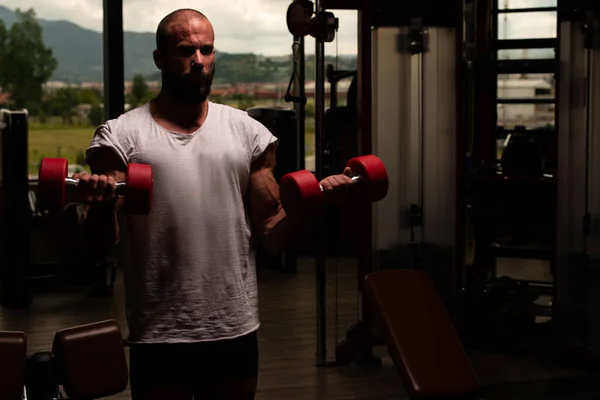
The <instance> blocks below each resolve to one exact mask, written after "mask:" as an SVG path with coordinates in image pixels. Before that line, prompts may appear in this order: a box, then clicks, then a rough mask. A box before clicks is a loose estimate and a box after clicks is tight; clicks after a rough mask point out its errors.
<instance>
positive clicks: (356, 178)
mask: <svg viewBox="0 0 600 400" xmlns="http://www.w3.org/2000/svg"><path fill="white" fill-rule="evenodd" d="M350 179H352V182H353V183H354V182H359V181H360V179H361V177H360V175H355V176H353V177H352V178H350ZM319 187H320V188H321V192H324V191H325V190H324V189H323V186H321V185H319Z"/></svg>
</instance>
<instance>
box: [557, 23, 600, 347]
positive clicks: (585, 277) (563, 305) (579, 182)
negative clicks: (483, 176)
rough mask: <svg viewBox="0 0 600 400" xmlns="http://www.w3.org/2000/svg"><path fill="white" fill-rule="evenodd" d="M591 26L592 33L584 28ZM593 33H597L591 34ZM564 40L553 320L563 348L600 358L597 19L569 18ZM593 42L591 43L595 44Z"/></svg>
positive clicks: (564, 25)
mask: <svg viewBox="0 0 600 400" xmlns="http://www.w3.org/2000/svg"><path fill="white" fill-rule="evenodd" d="M588 23H590V24H591V26H593V30H592V31H588V32H589V36H588V32H586V31H585V29H584V27H585V26H586V25H587V24H588ZM592 32H593V33H592ZM559 39H560V53H559V54H560V66H561V69H560V80H559V91H558V93H559V97H558V99H559V100H558V113H559V118H558V121H559V125H558V126H559V132H561V134H560V136H559V139H558V140H559V142H558V153H559V154H558V172H557V178H558V190H557V192H558V193H557V202H558V204H560V207H559V208H558V210H557V233H556V235H557V236H556V237H557V248H556V258H557V263H556V276H555V280H556V289H555V292H556V297H555V300H556V301H555V305H554V315H553V319H554V321H555V322H556V325H557V326H556V327H557V334H558V337H559V339H560V342H561V343H563V344H564V347H570V346H575V344H576V343H580V344H581V345H582V346H583V347H585V350H591V352H590V355H592V356H593V357H594V358H598V357H600V338H599V337H598V336H599V335H598V332H599V331H600V319H599V318H598V316H597V315H596V311H595V310H596V307H597V306H598V305H599V304H600V287H599V286H600V285H599V283H598V282H599V281H600V276H598V267H599V266H600V241H599V239H598V238H599V233H600V231H599V229H598V227H599V226H600V225H599V224H598V221H599V220H600V204H599V200H600V182H598V175H599V174H600V162H599V161H598V155H600V142H599V141H598V140H597V139H596V138H597V137H598V134H600V132H599V131H598V130H599V129H600V125H599V124H598V123H597V118H598V117H597V116H596V113H594V112H593V110H594V107H595V100H596V98H597V96H599V95H600V81H599V79H598V77H599V76H600V74H599V73H600V57H598V52H599V46H598V18H597V17H595V18H593V19H592V20H586V18H585V16H584V14H583V13H582V14H581V18H578V17H577V16H576V15H573V14H571V15H569V16H568V17H567V18H565V19H562V20H561V22H560V29H559ZM590 39H591V40H590Z"/></svg>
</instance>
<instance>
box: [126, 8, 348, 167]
mask: <svg viewBox="0 0 600 400" xmlns="http://www.w3.org/2000/svg"><path fill="white" fill-rule="evenodd" d="M250 4H251V3H248V4H247V5H245V6H239V7H238V6H236V7H231V5H230V4H228V3H218V2H216V3H206V4H202V5H197V6H192V7H197V9H198V10H199V11H201V12H202V13H204V14H205V15H206V16H207V17H208V18H209V19H210V21H211V22H212V24H213V27H214V29H215V47H216V51H217V62H216V65H217V69H216V74H215V80H214V82H213V86H212V91H211V96H210V98H211V100H212V101H214V102H217V103H223V104H228V105H231V106H233V107H237V108H240V109H248V108H250V107H270V106H283V107H289V108H293V107H294V104H293V103H286V102H285V101H284V97H285V94H286V91H287V88H288V84H289V80H290V77H291V76H292V67H293V63H292V43H293V37H292V35H291V34H290V33H289V31H288V29H287V26H286V20H285V15H286V11H287V7H288V5H289V2H285V1H284V2H262V3H260V7H259V8H256V7H253V6H251V5H250ZM186 7H190V4H189V2H187V1H183V0H175V1H171V2H157V3H155V4H153V6H152V8H151V9H149V8H148V5H147V3H146V2H145V1H135V0H130V1H125V2H124V5H123V28H124V31H125V34H124V41H125V42H124V47H125V92H126V107H127V108H131V107H135V106H138V105H140V104H142V103H144V102H146V101H147V100H149V99H151V98H152V97H153V96H155V95H156V94H157V93H158V91H159V90H160V84H161V77H160V73H159V71H158V70H157V68H156V66H155V65H154V62H153V59H152V51H153V50H154V48H155V31H156V27H157V26H158V24H159V22H160V20H161V19H162V18H163V17H164V16H165V15H167V14H168V13H170V12H171V11H174V10H176V9H178V8H186ZM335 15H336V16H337V17H339V31H338V33H337V35H336V36H337V40H336V41H335V42H333V43H327V44H326V45H325V52H326V58H327V63H331V64H333V65H334V66H335V65H337V66H338V68H339V69H343V70H345V69H352V68H354V69H356V53H357V36H356V35H357V31H356V29H357V27H356V24H357V13H356V12H352V11H336V12H335ZM314 54H315V41H314V39H313V38H311V37H310V36H309V37H306V38H305V56H306V63H305V65H306V85H305V88H306V95H307V104H306V120H305V164H306V169H309V170H314V167H315V161H314V158H315V154H314V152H315V140H314V137H315V135H314V130H315V122H314V80H315V63H314ZM349 84H350V80H349V79H347V80H344V81H342V82H340V83H339V84H338V85H337V91H338V93H339V96H338V98H339V101H338V105H343V104H344V103H345V99H346V95H345V93H346V92H347V89H348V87H349ZM328 89H329V85H328V84H326V93H327V94H328V92H329V90H328ZM327 104H328V103H327Z"/></svg>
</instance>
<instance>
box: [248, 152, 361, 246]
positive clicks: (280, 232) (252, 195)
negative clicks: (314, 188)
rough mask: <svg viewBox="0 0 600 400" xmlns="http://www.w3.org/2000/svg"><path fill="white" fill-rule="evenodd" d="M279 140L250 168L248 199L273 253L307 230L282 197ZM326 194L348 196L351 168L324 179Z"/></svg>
mask: <svg viewBox="0 0 600 400" xmlns="http://www.w3.org/2000/svg"><path fill="white" fill-rule="evenodd" d="M276 152H277V144H276V143H271V144H270V145H269V146H268V147H267V149H266V150H265V151H264V152H263V154H262V155H261V156H260V157H258V158H257V159H256V160H255V161H254V162H253V163H252V166H251V169H250V181H249V184H248V192H247V200H248V208H249V211H250V221H251V224H252V231H253V232H254V234H256V235H257V236H258V239H259V242H260V243H261V244H262V245H263V247H264V248H265V249H266V250H267V251H268V252H270V253H273V254H277V253H279V252H280V251H281V250H283V249H284V248H285V247H286V246H287V245H288V244H289V243H290V242H291V241H293V240H294V239H295V238H296V237H297V235H298V234H299V233H301V232H303V226H301V225H302V224H303V222H307V221H297V220H293V219H292V218H291V217H290V216H288V215H287V214H286V213H285V210H284V209H283V207H282V206H281V201H280V197H279V184H278V183H277V181H276V180H275V176H274V174H273V170H274V169H275V166H276V164H277V161H276V159H277V157H276ZM320 184H321V186H322V187H323V190H324V194H323V195H324V196H326V197H331V198H335V197H336V196H340V195H341V196H342V197H343V196H344V193H345V192H346V191H345V190H344V189H345V188H346V187H348V185H350V184H352V180H351V178H350V169H349V168H346V169H345V170H344V173H343V174H339V175H332V176H329V177H326V178H324V179H323V180H321V181H320Z"/></svg>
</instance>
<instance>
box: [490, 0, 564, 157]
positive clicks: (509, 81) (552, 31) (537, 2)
mask: <svg viewBox="0 0 600 400" xmlns="http://www.w3.org/2000/svg"><path fill="white" fill-rule="evenodd" d="M556 7H557V1H556V0H497V9H496V12H495V13H496V21H497V26H496V48H497V57H498V65H499V68H498V70H499V73H498V78H497V80H498V85H497V93H496V94H497V96H496V97H497V108H496V110H497V125H498V127H499V128H502V129H499V132H504V133H506V132H510V131H512V130H514V129H515V128H517V127H524V128H525V129H526V131H527V130H532V129H538V128H554V123H555V109H554V103H555V89H556V83H555V79H554V74H555V72H556V62H555V48H556V46H557V43H556V36H557V22H558V21H557V11H556ZM504 133H503V134H504ZM496 142H497V157H498V159H500V158H501V157H502V152H503V150H504V145H505V143H506V141H505V140H504V138H503V137H501V136H500V135H499V136H498V137H497V140H496Z"/></svg>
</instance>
